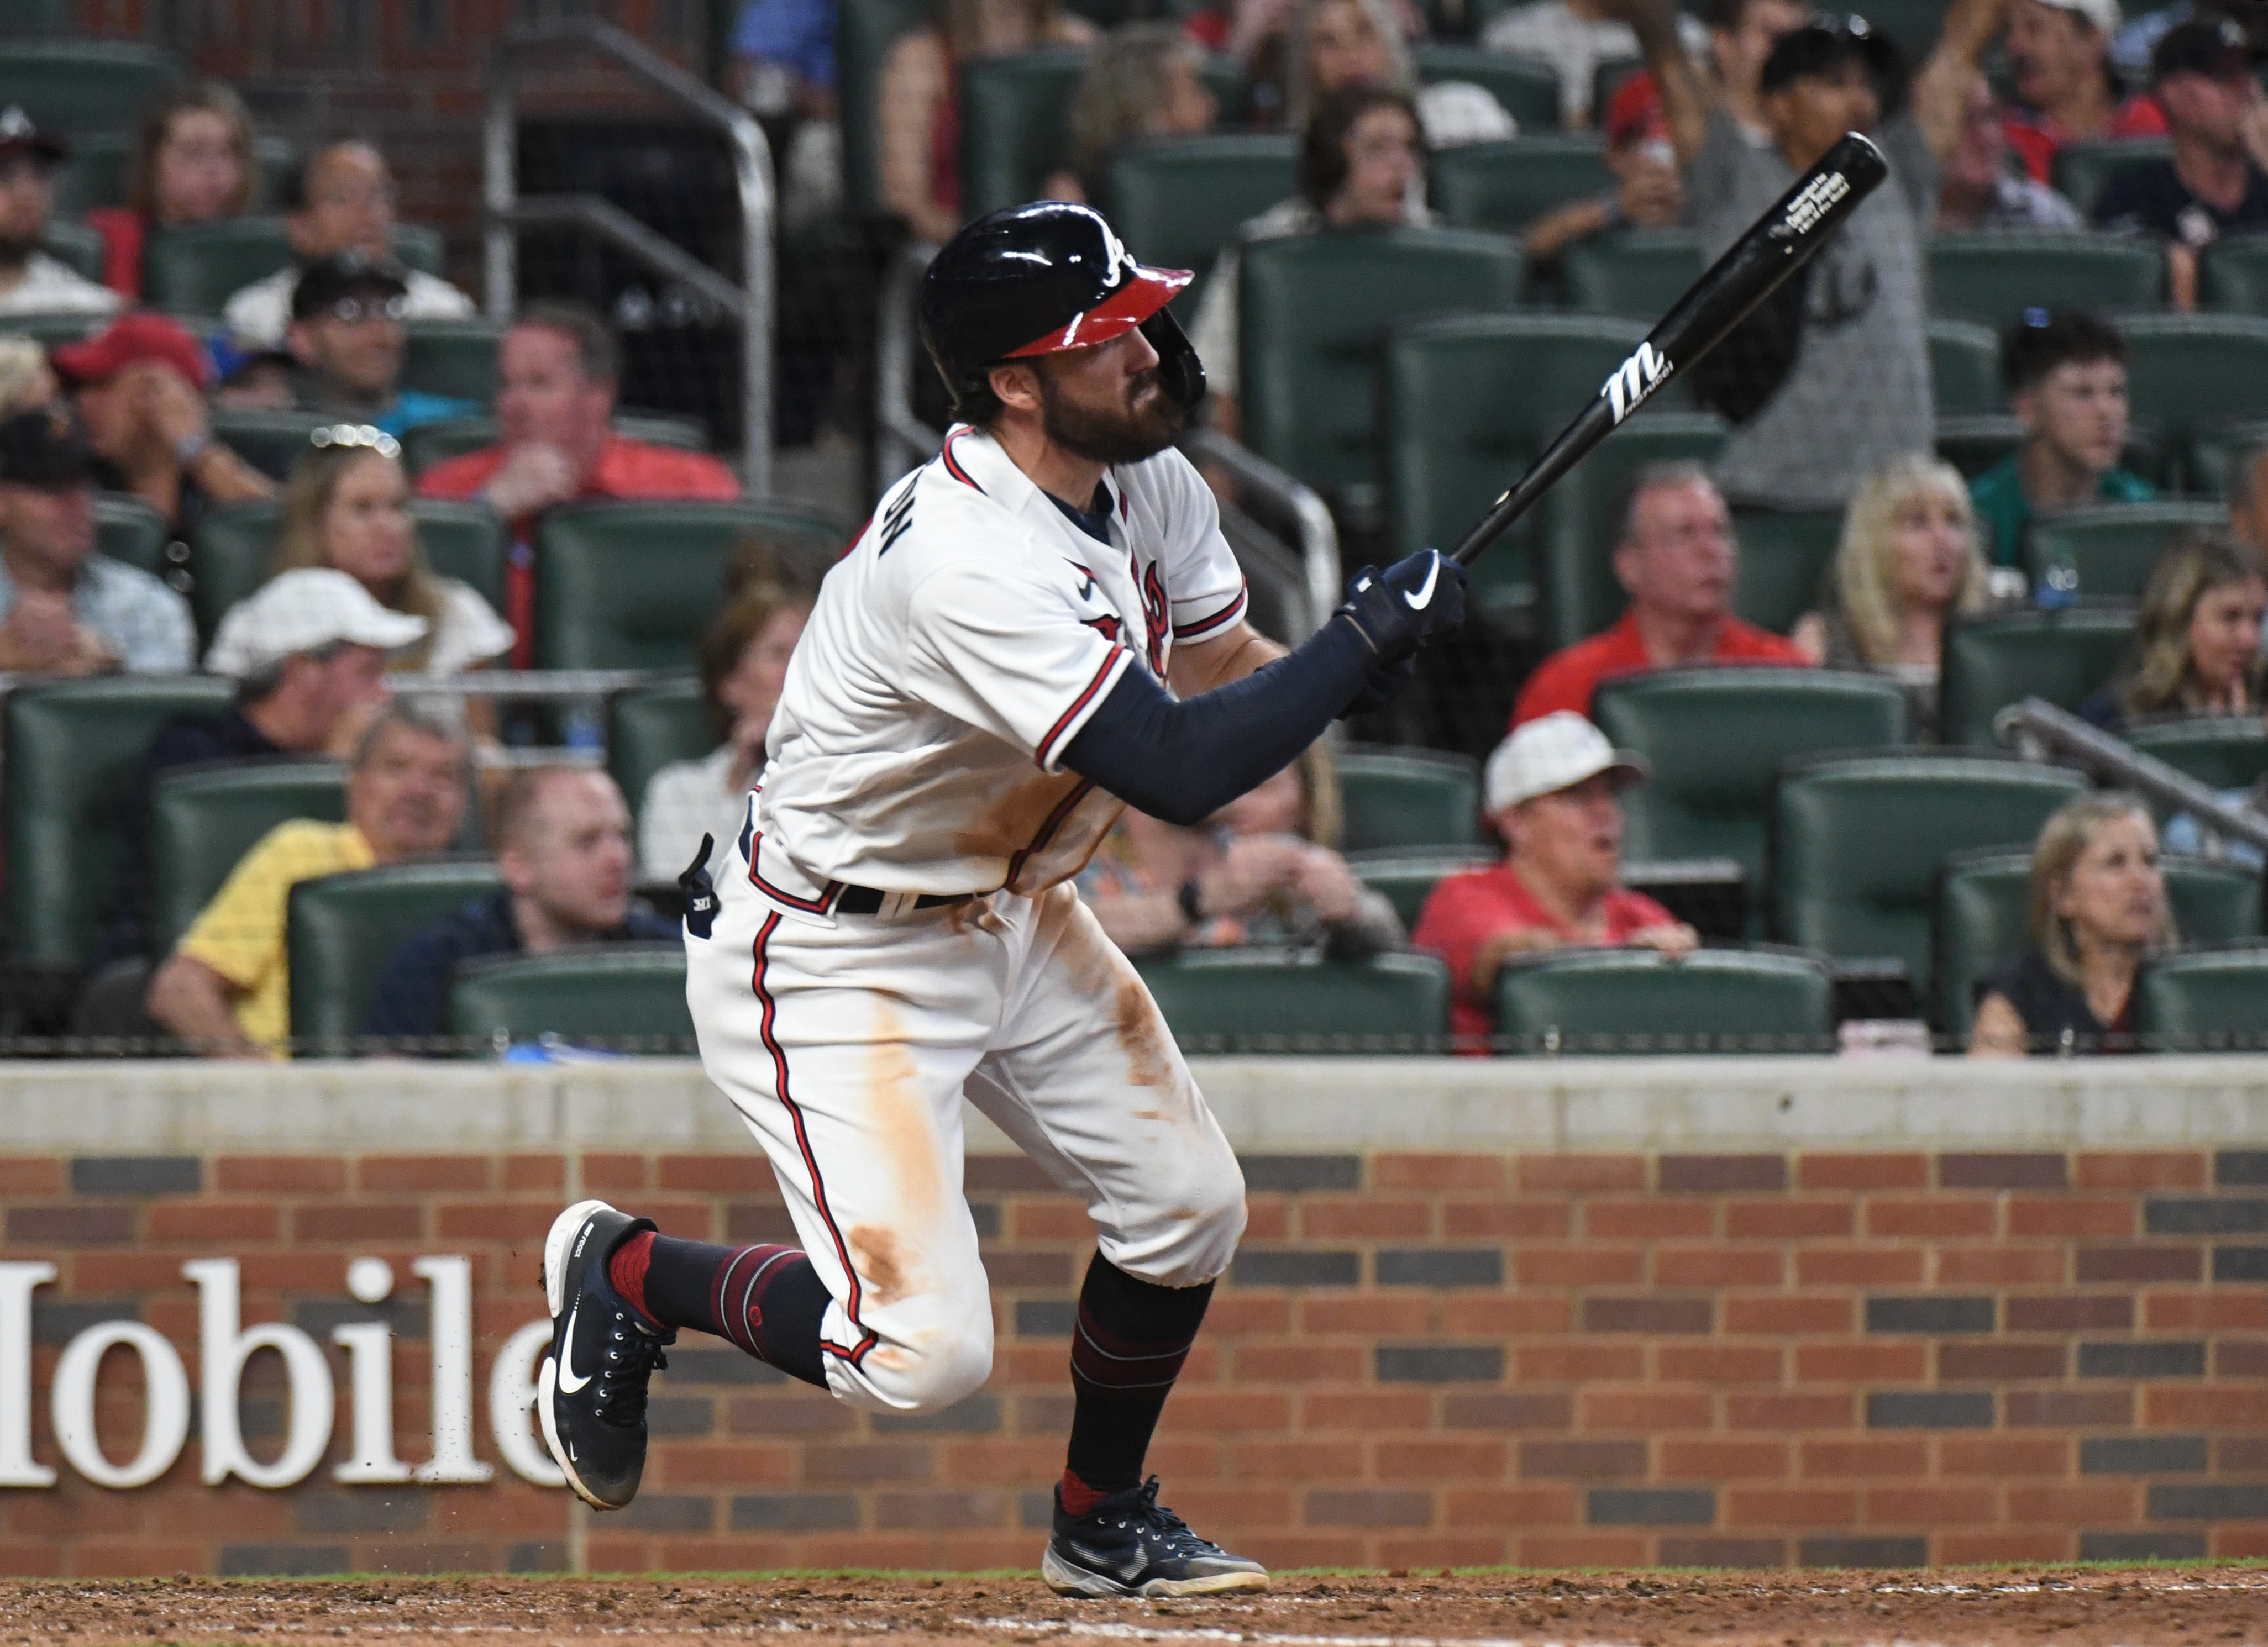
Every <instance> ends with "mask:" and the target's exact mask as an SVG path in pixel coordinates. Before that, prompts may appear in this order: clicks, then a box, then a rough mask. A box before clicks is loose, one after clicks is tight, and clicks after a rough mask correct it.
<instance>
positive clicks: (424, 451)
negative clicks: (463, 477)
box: [401, 412, 709, 480]
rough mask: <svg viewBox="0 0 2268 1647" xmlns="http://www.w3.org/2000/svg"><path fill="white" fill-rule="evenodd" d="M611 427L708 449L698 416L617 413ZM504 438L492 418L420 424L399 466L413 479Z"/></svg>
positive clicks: (649, 440)
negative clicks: (439, 464)
mask: <svg viewBox="0 0 2268 1647" xmlns="http://www.w3.org/2000/svg"><path fill="white" fill-rule="evenodd" d="M614 430H615V433H616V434H618V435H620V436H622V437H623V438H624V439H625V440H643V441H644V442H645V443H646V444H647V445H654V446H674V447H675V448H676V449H677V450H678V451H680V452H706V451H708V450H709V431H708V430H706V429H704V428H703V427H702V425H701V423H700V421H699V420H698V419H697V418H691V417H674V416H671V415H668V414H666V413H660V412H617V413H615V420H614ZM503 437H504V430H503V428H502V427H501V426H500V425H499V424H498V423H497V421H496V419H494V418H493V417H452V418H448V419H446V420H444V421H443V422H441V423H420V424H419V425H418V426H417V427H416V428H415V429H412V430H406V431H404V433H403V434H402V437H401V467H403V468H405V469H407V470H409V476H410V478H411V479H412V480H415V479H416V478H417V476H419V475H421V474H424V473H425V471H426V470H428V469H430V468H431V467H433V466H434V465H435V464H437V463H442V462H446V460H449V459H451V458H461V457H463V456H464V455H465V454H466V453H467V452H478V451H480V450H481V449H482V448H483V447H485V446H493V445H496V444H497V441H498V440H500V439H502V438H503Z"/></svg>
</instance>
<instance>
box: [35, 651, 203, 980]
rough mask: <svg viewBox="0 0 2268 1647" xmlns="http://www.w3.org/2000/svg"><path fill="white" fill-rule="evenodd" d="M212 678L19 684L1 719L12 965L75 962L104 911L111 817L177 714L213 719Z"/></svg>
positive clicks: (115, 846) (115, 832)
mask: <svg viewBox="0 0 2268 1647" xmlns="http://www.w3.org/2000/svg"><path fill="white" fill-rule="evenodd" d="M234 695H235V684H234V683H233V682H232V681H228V680H221V679H219V678H217V676H212V675H98V676H95V677H94V678H92V679H91V680H58V681H51V682H48V683H46V684H42V685H30V686H24V687H18V688H17V689H16V690H15V691H14V692H13V693H11V694H10V695H9V698H8V705H7V711H6V722H7V739H6V743H7V755H6V762H7V778H6V783H5V785H4V788H5V791H6V802H5V809H6V811H5V816H6V822H7V863H8V887H7V898H8V915H9V925H10V928H11V931H12V932H13V934H14V943H13V949H14V952H15V955H16V958H17V959H18V960H23V961H31V962H34V963H38V964H40V965H44V966H54V967H63V966H70V965H72V964H74V963H77V962H79V961H82V960H85V958H86V955H87V952H88V950H89V948H90V946H91V945H92V939H93V937H94V933H95V930H96V928H97V926H98V924H99V923H100V921H101V919H102V917H103V916H104V915H106V914H107V912H108V910H109V908H110V898H111V888H112V886H113V884H114V882H115V880H116V879H117V873H118V855H119V850H120V844H121V843H120V838H119V825H120V822H121V816H120V814H121V813H122V811H123V810H124V807H125V804H126V796H127V790H128V786H129V783H130V782H131V780H132V777H133V774H134V768H136V765H138V764H139V762H140V761H141V758H142V752H143V751H144V749H146V748H147V747H148V746H149V744H150V740H151V739H152V738H154V737H156V736H157V734H158V729H159V728H161V727H163V726H164V725H165V724H166V722H168V721H170V720H172V719H173V717H175V716H177V715H196V714H205V715H211V714H217V713H219V712H220V711H221V710H225V709H226V708H227V707H228V705H229V702H230V700H231V698H232V697H233V696H234Z"/></svg>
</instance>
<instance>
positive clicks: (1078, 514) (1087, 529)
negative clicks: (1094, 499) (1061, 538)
mask: <svg viewBox="0 0 2268 1647" xmlns="http://www.w3.org/2000/svg"><path fill="white" fill-rule="evenodd" d="M1095 490H1096V491H1098V492H1101V494H1102V502H1103V506H1102V507H1101V508H1100V509H1080V508H1078V507H1076V506H1075V505H1073V504H1066V503H1065V502H1064V500H1063V499H1062V498H1060V497H1057V496H1056V495H1055V494H1054V493H1053V492H1050V491H1049V490H1047V489H1045V488H1042V489H1041V491H1040V496H1042V497H1044V498H1046V499H1047V500H1048V502H1049V503H1051V504H1054V505H1055V506H1056V507H1057V509H1060V510H1061V511H1063V514H1064V519H1066V520H1068V521H1070V522H1071V525H1073V526H1077V527H1078V528H1079V530H1080V531H1081V532H1084V533H1086V535H1087V536H1088V537H1090V538H1093V539H1094V540H1095V541H1096V542H1097V543H1101V544H1104V545H1108V543H1109V542H1110V494H1109V492H1108V491H1107V490H1105V489H1103V488H1101V487H1100V486H1098V487H1096V488H1095Z"/></svg>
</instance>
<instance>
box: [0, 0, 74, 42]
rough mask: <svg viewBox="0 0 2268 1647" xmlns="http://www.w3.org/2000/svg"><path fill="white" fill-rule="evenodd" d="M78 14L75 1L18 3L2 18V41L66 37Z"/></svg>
mask: <svg viewBox="0 0 2268 1647" xmlns="http://www.w3.org/2000/svg"><path fill="white" fill-rule="evenodd" d="M77 15H78V7H77V5H75V4H72V0H15V4H13V5H11V7H10V8H9V11H8V14H7V15H6V16H5V17H0V40H35V39H37V38H39V37H40V36H41V35H43V34H66V33H70V28H71V25H72V23H73V21H74V20H75V19H76V18H77Z"/></svg>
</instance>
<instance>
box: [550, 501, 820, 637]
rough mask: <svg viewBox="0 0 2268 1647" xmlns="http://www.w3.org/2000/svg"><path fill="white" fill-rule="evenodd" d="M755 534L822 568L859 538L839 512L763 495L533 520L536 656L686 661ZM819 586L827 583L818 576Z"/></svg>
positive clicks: (607, 508)
mask: <svg viewBox="0 0 2268 1647" xmlns="http://www.w3.org/2000/svg"><path fill="white" fill-rule="evenodd" d="M748 533H762V534H765V535H766V536H769V537H772V538H777V539H780V540H784V541H785V542H787V543H790V544H792V545H794V546H796V547H797V548H799V549H800V550H802V551H804V552H805V554H806V557H807V561H808V565H809V568H810V570H812V571H813V572H814V574H816V573H820V572H823V571H824V570H825V569H826V568H827V567H828V566H829V565H831V564H833V562H834V558H835V555H836V554H837V552H839V551H840V550H841V548H843V544H844V543H846V542H848V541H849V540H850V536H851V533H850V531H849V529H848V528H847V527H845V526H842V525H841V524H839V523H838V522H836V521H834V520H831V519H828V518H827V517H825V516H822V515H818V514H814V513H813V512H811V511H808V510H802V509H795V508H790V507H785V506H782V505H777V504H755V503H663V502H656V503H614V504H574V505H570V506H566V507H563V508H559V509H555V510H553V511H551V512H550V513H549V514H547V515H545V516H544V517H543V518H542V519H541V521H540V522H539V523H538V524H537V526H536V529H535V568H536V572H535V591H536V595H535V599H536V610H535V654H536V662H537V665H538V666H539V667H541V668H545V669H670V670H675V669H682V668H684V667H685V666H686V665H687V664H688V663H689V662H690V661H691V659H692V656H693V646H694V643H695V642H696V639H697V638H698V637H699V636H700V634H701V632H702V631H703V629H706V628H707V627H708V626H709V623H710V621H711V619H713V618H714V617H715V616H716V615H717V610H718V605H719V604H720V601H721V599H722V590H723V587H724V577H725V569H726V568H727V567H728V566H730V565H731V563H732V561H733V555H734V554H735V553H736V552H737V551H738V549H739V548H740V540H741V539H742V537H743V536H744V535H746V534H748ZM812 581H813V582H814V583H816V582H817V581H818V579H817V577H816V576H815V575H814V577H813V578H812Z"/></svg>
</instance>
